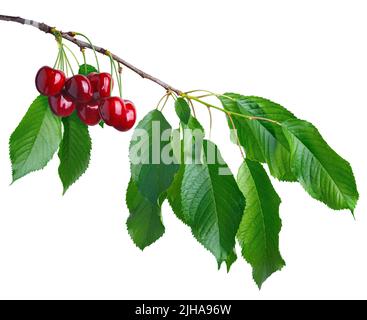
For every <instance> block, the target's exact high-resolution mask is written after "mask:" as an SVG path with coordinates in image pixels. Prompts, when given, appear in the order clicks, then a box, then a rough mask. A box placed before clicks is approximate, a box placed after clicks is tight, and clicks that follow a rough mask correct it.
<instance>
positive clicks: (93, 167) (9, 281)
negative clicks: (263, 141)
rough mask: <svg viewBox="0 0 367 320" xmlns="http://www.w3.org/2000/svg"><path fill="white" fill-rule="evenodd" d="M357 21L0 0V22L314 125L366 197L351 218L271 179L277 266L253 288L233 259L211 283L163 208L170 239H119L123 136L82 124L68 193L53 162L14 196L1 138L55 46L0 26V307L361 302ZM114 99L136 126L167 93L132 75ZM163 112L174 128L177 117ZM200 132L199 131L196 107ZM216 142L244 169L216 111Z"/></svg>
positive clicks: (151, 4) (339, 5) (125, 174)
mask: <svg viewBox="0 0 367 320" xmlns="http://www.w3.org/2000/svg"><path fill="white" fill-rule="evenodd" d="M366 9H367V7H366V1H364V0H361V1H357V0H345V1H338V0H330V1H328V0H324V1H320V0H317V1H316V0H307V1H295V0H287V1H286V0H278V1H273V0H269V1H265V0H257V1H244V0H241V1H230V0H226V1H213V0H211V1H194V0H186V1H163V0H155V1H151V0H146V1H112V0H111V1H108V0H104V1H75V0H74V1H70V0H63V1H61V2H53V1H16V0H13V1H2V3H1V8H0V12H1V13H2V14H12V15H20V16H24V17H26V18H30V19H34V20H38V21H44V22H47V23H49V24H51V25H55V26H57V27H59V28H61V29H62V30H65V31H69V30H76V31H81V32H84V33H86V34H88V35H89V36H90V37H91V38H92V39H93V41H94V42H95V43H96V44H98V45H102V46H104V47H106V48H107V49H110V50H111V51H113V52H116V53H118V54H119V55H121V56H122V57H123V58H125V59H127V60H128V61H130V62H132V63H133V64H135V65H137V66H139V67H141V68H142V69H144V70H146V71H148V72H150V73H152V74H154V75H156V76H157V77H159V78H161V79H162V80H165V81H167V82H169V83H171V84H172V85H174V86H177V87H178V88H180V89H182V90H190V89H209V90H212V91H217V92H225V91H234V92H240V93H243V94H251V95H260V96H264V97H267V98H270V99H272V100H274V101H276V102H278V103H281V104H282V105H284V106H285V107H287V108H289V109H290V110H292V111H293V112H294V113H295V114H296V115H297V116H298V117H300V118H302V119H307V120H309V121H311V122H313V123H314V124H315V125H316V126H317V127H318V128H319V129H320V131H321V133H322V134H323V135H324V137H326V139H327V141H328V142H329V144H330V145H331V146H332V147H333V148H334V149H335V150H336V151H337V152H338V153H340V154H341V155H342V156H343V157H345V158H346V159H347V160H348V161H350V162H351V164H352V166H353V169H354V172H355V174H356V179H357V182H358V185H359V191H360V194H361V199H360V202H359V205H358V207H357V210H356V221H354V220H353V218H352V216H351V215H350V213H349V212H347V211H344V212H333V211H332V210H330V209H328V208H327V207H325V206H324V205H322V204H321V203H318V202H316V201H314V200H313V199H311V198H310V197H309V196H308V195H307V194H306V193H305V192H304V191H303V189H302V188H301V187H300V186H299V185H297V184H287V183H279V182H274V184H275V187H276V189H277V191H278V193H279V195H280V196H281V198H282V199H283V203H282V205H281V217H282V220H283V229H282V232H281V252H282V254H283V257H284V259H285V260H286V262H287V266H286V267H285V268H284V269H283V271H281V272H278V273H276V274H275V275H273V276H272V277H271V278H270V279H269V280H268V281H267V282H266V283H265V285H264V286H263V289H262V290H261V291H259V290H258V289H257V287H256V285H255V284H254V282H253V281H252V279H251V269H250V267H249V265H248V264H246V263H245V262H244V261H243V260H240V261H238V262H237V263H236V264H235V265H234V266H233V268H232V270H231V272H230V273H229V274H227V273H226V271H225V270H224V268H223V269H222V270H221V271H219V272H218V271H217V268H216V262H215V259H214V258H213V257H212V256H211V255H210V254H209V253H208V252H207V251H206V250H204V249H203V248H202V247H201V246H200V245H199V244H198V243H197V242H196V241H195V240H194V239H193V238H192V236H191V233H190V231H189V230H188V228H187V227H185V226H184V225H182V224H181V223H180V222H179V221H178V219H177V218H176V217H175V216H174V215H173V214H172V212H171V210H170V208H169V207H168V205H166V204H165V205H164V208H163V215H164V222H165V225H166V234H165V235H164V237H163V238H161V239H160V240H159V241H158V242H157V243H156V244H154V245H153V246H152V247H150V248H148V249H146V250H145V251H144V252H141V251H139V250H138V249H137V248H136V247H135V246H134V244H133V243H132V241H131V240H130V238H129V236H128V233H127V230H126V227H125V221H126V218H127V216H128V211H127V208H126V206H125V202H124V192H125V189H126V186H127V182H128V180H129V162H128V144H129V139H130V137H131V132H130V133H119V132H117V131H115V130H113V129H110V128H107V129H105V130H102V129H101V128H99V127H96V128H92V130H91V134H92V136H93V141H94V145H93V148H94V149H93V157H92V160H91V164H90V168H89V170H88V172H87V174H86V175H85V176H83V177H82V179H81V180H80V181H78V182H77V184H75V185H74V186H73V187H72V188H71V189H70V190H69V192H68V193H67V194H66V196H64V197H62V196H61V193H62V188H61V183H60V182H59V180H58V176H57V167H58V159H57V157H55V159H54V160H53V161H52V162H51V163H50V164H49V165H48V167H47V168H46V169H45V170H43V171H41V172H36V173H33V174H31V175H29V176H27V177H26V178H24V179H22V180H21V181H18V182H17V183H16V184H14V185H13V186H9V184H10V182H11V170H10V161H9V157H8V138H9V135H10V134H11V133H12V131H13V130H14V128H15V127H16V126H17V124H18V123H19V121H20V120H21V118H22V117H23V115H24V113H25V112H26V110H27V108H28V106H29V105H30V103H31V102H32V101H33V99H34V98H35V96H36V95H37V92H36V89H35V88H34V76H35V73H36V72H37V70H38V68H39V67H41V66H42V65H45V64H48V65H52V64H53V62H54V59H55V58H56V43H55V41H54V40H53V38H52V37H51V36H50V35H45V34H43V33H41V32H39V31H37V30H36V29H32V28H30V27H25V26H21V25H17V24H12V23H6V22H0V35H1V50H0V70H1V76H0V88H1V89H0V91H1V115H2V120H1V125H0V298H7V299H11V298H33V299H65V298H68V299H79V298H80V299H134V298H135V299H139V298H141V299H143V298H149V299H161V298H162V299H163V298H164V299H168V298H174V299H175V298H177V299H184V298H187V299H269V298H273V299H274V298H275V299H283V298H288V299H298V298H306V299H307V298H314V299H318V298H367V292H366V286H367V273H366V270H367V251H366V243H367V232H366V228H367V214H366V209H367V205H366V198H365V195H366V191H367V190H366V184H367V174H366V172H367V170H366V165H367V158H366V152H365V148H366V142H365V141H366V131H365V130H366V129H367V128H366V126H367V124H366V116H367V112H366V110H367V105H366V86H367V83H366V75H367V41H366V40H367V37H366V30H367V20H366ZM76 52H77V50H76ZM88 58H89V62H92V55H89V56H88ZM101 59H102V61H103V63H102V64H103V65H104V66H105V69H106V71H108V70H109V69H108V66H109V64H108V60H107V59H106V58H104V57H101ZM123 90H124V95H125V97H127V98H130V99H132V100H133V101H134V102H135V103H136V105H137V107H138V113H139V119H141V118H142V117H143V116H144V114H145V113H147V112H148V111H149V110H151V109H152V108H154V107H155V105H156V103H157V101H158V99H159V98H160V97H161V95H162V94H163V93H164V91H163V90H162V88H160V87H158V86H157V85H155V84H153V83H150V82H149V81H147V80H142V79H140V78H139V77H138V76H137V75H135V74H133V73H131V72H130V71H127V70H126V71H125V72H124V87H123ZM200 108H202V107H200V106H197V109H200ZM165 110H166V111H165V114H166V115H167V117H168V118H169V119H171V122H172V124H173V125H177V121H176V119H175V117H174V116H173V115H174V112H173V110H172V105H170V106H168V107H167V108H166V109H165ZM200 120H201V122H203V123H206V124H207V123H208V117H207V113H206V110H201V112H200ZM212 139H213V140H214V141H215V142H216V143H218V144H219V146H220V147H221V149H222V153H223V155H224V158H225V160H226V161H227V162H229V163H230V166H231V168H232V170H233V172H235V173H236V172H237V169H238V167H239V165H240V162H241V157H240V154H239V152H238V149H237V148H236V146H235V145H232V144H230V143H229V138H228V129H227V127H226V123H225V120H224V118H223V115H222V114H216V115H215V121H214V129H213V136H212Z"/></svg>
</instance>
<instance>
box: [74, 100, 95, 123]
mask: <svg viewBox="0 0 367 320" xmlns="http://www.w3.org/2000/svg"><path fill="white" fill-rule="evenodd" d="M99 104H100V102H99V101H92V102H89V103H85V104H81V103H80V104H78V105H77V110H78V116H79V118H80V120H82V121H83V122H84V123H85V124H86V125H88V126H95V125H96V124H98V123H100V122H101V116H100V114H99Z"/></svg>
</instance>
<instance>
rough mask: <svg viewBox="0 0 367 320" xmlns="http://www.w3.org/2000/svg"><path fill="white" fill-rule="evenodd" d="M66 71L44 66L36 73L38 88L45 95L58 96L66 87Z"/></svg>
mask: <svg viewBox="0 0 367 320" xmlns="http://www.w3.org/2000/svg"><path fill="white" fill-rule="evenodd" d="M64 84H65V73H64V72H62V71H61V70H56V69H52V68H50V67H47V66H45V67H42V68H41V69H39V70H38V72H37V75H36V88H37V90H38V91H39V92H40V93H41V94H43V95H44V96H56V95H57V94H59V93H60V92H61V91H62V89H63V88H64Z"/></svg>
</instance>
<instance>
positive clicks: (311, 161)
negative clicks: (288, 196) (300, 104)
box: [283, 120, 359, 212]
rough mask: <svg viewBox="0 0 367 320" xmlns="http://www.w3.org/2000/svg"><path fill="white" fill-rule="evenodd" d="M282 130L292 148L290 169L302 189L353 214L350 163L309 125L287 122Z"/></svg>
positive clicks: (355, 197)
mask: <svg viewBox="0 0 367 320" xmlns="http://www.w3.org/2000/svg"><path fill="white" fill-rule="evenodd" d="M283 129H284V133H285V135H286V137H287V138H288V141H289V144H290V147H291V149H290V150H291V164H292V170H293V172H294V174H295V175H296V176H297V178H298V181H299V182H300V183H301V184H302V186H303V187H304V189H305V190H306V191H307V192H308V193H309V194H310V195H311V196H312V197H313V198H315V199H317V200H320V201H322V202H323V203H325V204H326V205H328V206H329V207H330V208H332V209H335V210H341V209H350V210H351V211H352V212H353V210H354V209H355V207H356V204H357V201H358V198H359V195H358V191H357V186H356V182H355V179H354V175H353V171H352V168H351V166H350V164H349V163H348V162H347V161H346V160H344V159H343V158H342V157H340V156H339V155H338V154H337V153H336V152H335V151H334V150H333V149H331V148H330V147H329V145H328V144H327V143H326V142H325V140H324V139H323V138H322V136H321V135H320V133H319V132H318V131H317V129H316V128H315V127H314V126H313V125H312V124H311V123H309V122H306V121H302V120H289V121H287V122H285V123H283Z"/></svg>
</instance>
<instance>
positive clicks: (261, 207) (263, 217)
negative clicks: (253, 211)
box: [248, 167, 269, 260]
mask: <svg viewBox="0 0 367 320" xmlns="http://www.w3.org/2000/svg"><path fill="white" fill-rule="evenodd" d="M248 171H249V173H250V176H251V179H252V182H253V184H254V186H255V191H256V196H257V199H258V201H259V203H260V211H261V217H262V219H261V222H262V227H263V231H264V239H265V241H264V242H265V255H266V258H267V260H268V258H269V255H268V237H267V228H266V225H265V216H264V208H263V204H262V201H261V199H260V195H259V192H258V189H257V184H256V181H255V179H254V176H253V174H252V171H251V170H250V168H249V167H248Z"/></svg>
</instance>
